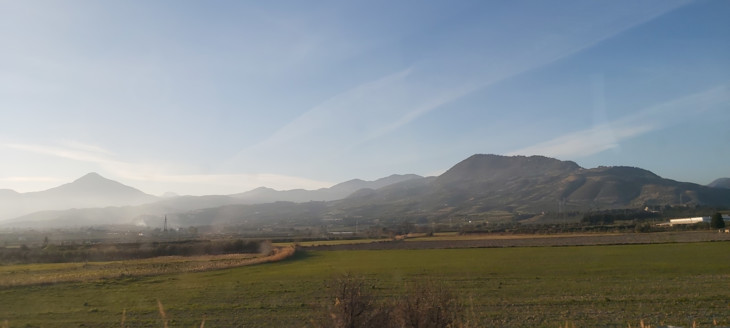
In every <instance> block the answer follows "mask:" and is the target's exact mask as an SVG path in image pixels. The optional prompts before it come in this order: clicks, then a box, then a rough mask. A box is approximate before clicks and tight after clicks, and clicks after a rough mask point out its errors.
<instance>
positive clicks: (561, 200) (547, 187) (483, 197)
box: [334, 154, 730, 218]
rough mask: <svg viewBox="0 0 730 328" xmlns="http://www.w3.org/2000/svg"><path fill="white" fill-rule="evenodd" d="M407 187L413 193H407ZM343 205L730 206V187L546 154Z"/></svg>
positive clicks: (482, 160) (529, 208) (439, 209)
mask: <svg viewBox="0 0 730 328" xmlns="http://www.w3.org/2000/svg"><path fill="white" fill-rule="evenodd" d="M404 190H408V192H405V191H404ZM356 195H357V196H358V197H349V198H347V199H344V200H342V201H339V202H337V205H336V206H334V208H335V209H336V210H337V211H336V213H337V214H338V215H352V216H383V215H389V216H397V217H403V218H409V217H410V218H423V217H449V216H452V217H464V216H469V215H480V213H487V212H494V211H500V212H506V213H541V212H549V211H553V212H558V211H585V210H597V209H613V208H643V207H644V206H647V205H675V204H680V203H682V204H698V205H717V206H728V205H730V190H722V189H714V188H709V187H706V186H701V185H698V184H693V183H685V182H677V181H674V180H669V179H664V178H661V177H659V176H658V175H656V174H654V173H652V172H650V171H647V170H644V169H641V168H635V167H625V166H615V167H598V168H593V169H585V168H582V167H580V166H578V165H577V164H576V163H574V162H571V161H560V160H557V159H553V158H548V157H543V156H530V157H525V156H499V155H482V154H478V155H474V156H471V157H469V158H467V159H465V160H463V161H461V162H460V163H458V164H456V165H454V166H453V167H452V168H451V169H449V170H447V171H446V172H445V173H444V174H442V175H441V176H439V177H437V178H436V179H435V180H433V181H431V182H430V183H426V184H422V185H418V186H414V185H408V184H394V185H392V186H389V187H387V188H382V189H380V190H378V191H375V192H371V193H358V194H356Z"/></svg>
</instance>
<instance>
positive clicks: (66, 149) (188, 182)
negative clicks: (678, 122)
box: [0, 142, 332, 195]
mask: <svg viewBox="0 0 730 328" xmlns="http://www.w3.org/2000/svg"><path fill="white" fill-rule="evenodd" d="M5 146H6V147H8V148H12V149H15V150H21V151H25V152H31V153H36V154H41V155H46V156H51V157H57V158H63V159H67V160H72V161H76V162H83V163H90V164H95V165H98V166H99V168H100V169H101V170H100V171H101V172H100V173H102V175H109V176H108V177H109V178H111V179H122V180H126V181H124V182H127V183H130V184H132V185H133V186H134V187H137V188H140V189H142V190H144V191H146V192H152V193H156V194H162V193H164V192H166V191H175V192H177V193H182V194H191V195H204V194H228V193H239V192H243V191H247V190H251V189H254V188H257V187H261V186H266V187H269V188H274V189H279V190H286V189H298V188H303V189H318V188H325V187H329V186H331V185H332V183H331V182H325V181H317V180H313V179H307V178H300V177H293V176H287V175H280V174H273V173H250V174H198V173H193V174H183V173H181V174H174V173H173V174H170V172H174V171H179V170H180V169H179V168H178V169H171V168H172V167H174V166H175V165H170V164H163V165H159V164H158V165H150V164H139V163H132V162H125V161H119V160H116V159H114V158H113V157H114V156H115V154H114V153H113V152H111V151H108V150H106V149H104V148H101V147H97V146H93V145H87V144H84V143H79V142H64V143H63V144H60V145H53V146H49V145H38V144H18V143H10V144H6V145H5ZM160 172H165V173H160ZM0 181H8V182H48V183H59V182H68V181H69V178H59V177H6V178H2V179H0Z"/></svg>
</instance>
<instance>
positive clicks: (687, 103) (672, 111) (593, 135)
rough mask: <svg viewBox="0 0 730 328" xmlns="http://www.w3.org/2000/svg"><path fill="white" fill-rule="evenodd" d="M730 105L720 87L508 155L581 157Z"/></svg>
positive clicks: (729, 98) (728, 93)
mask: <svg viewBox="0 0 730 328" xmlns="http://www.w3.org/2000/svg"><path fill="white" fill-rule="evenodd" d="M728 104H730V90H729V88H728V86H726V85H722V86H718V87H715V88H712V89H709V90H705V91H702V92H698V93H694V94H691V95H688V96H685V97H681V98H677V99H673V100H671V101H668V102H665V103H662V104H659V105H656V106H652V107H649V108H645V109H643V110H640V111H638V112H636V113H634V114H631V115H628V116H625V117H623V118H620V119H617V120H615V121H612V122H608V123H603V124H599V125H595V126H593V127H591V128H590V129H585V130H580V131H576V132H572V133H568V134H565V135H562V136H559V137H556V138H553V139H551V140H548V141H545V142H540V143H537V144H535V145H532V146H528V147H525V148H521V149H518V150H515V151H512V152H509V153H507V155H543V156H550V157H556V158H566V159H574V158H582V157H587V156H591V155H594V154H598V153H601V152H604V151H606V150H611V149H619V148H620V147H621V143H624V142H627V141H628V140H631V139H633V138H636V137H638V136H641V135H644V134H647V133H650V132H652V131H656V130H660V129H665V128H667V127H670V126H674V125H677V124H680V123H681V122H682V121H683V120H684V119H686V118H689V117H692V116H697V115H701V114H702V113H703V112H705V111H709V110H713V109H717V108H718V105H728Z"/></svg>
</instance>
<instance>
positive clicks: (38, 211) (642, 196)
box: [0, 155, 730, 228]
mask: <svg viewBox="0 0 730 328" xmlns="http://www.w3.org/2000/svg"><path fill="white" fill-rule="evenodd" d="M718 181H723V180H718ZM0 197H2V203H3V204H6V205H5V206H3V207H2V214H3V219H4V220H3V221H0V225H1V226H4V227H6V228H8V227H34V228H54V227H55V228H59V227H84V226H107V225H132V226H142V227H146V226H148V225H152V226H159V224H160V222H161V218H163V217H169V220H170V224H171V225H172V226H176V227H189V226H207V225H242V224H252V223H257V224H258V225H267V224H277V223H281V222H284V221H286V222H288V224H294V225H312V224H323V222H327V221H333V220H342V219H343V218H353V217H356V218H358V220H361V221H362V222H363V223H371V224H372V223H373V222H381V221H382V222H385V221H390V222H391V223H392V224H398V223H402V222H406V221H411V222H416V221H419V222H421V221H422V222H442V221H444V220H447V219H454V218H457V219H461V218H464V217H470V218H475V219H476V218H479V219H485V218H486V219H499V218H502V219H503V218H504V217H508V218H520V219H530V218H536V219H539V216H540V215H541V214H544V213H545V212H563V211H564V212H568V211H572V212H589V211H597V210H609V209H622V208H632V209H643V208H645V207H647V206H650V207H663V206H672V205H683V206H687V205H691V206H721V207H727V206H730V189H727V188H723V187H721V186H718V185H717V183H715V184H714V185H711V186H701V185H697V184H693V183H686V182H678V181H674V180H669V179H664V178H661V177H659V176H658V175H656V174H654V173H652V172H650V171H647V170H644V169H641V168H634V167H598V168H591V169H586V168H582V167H580V166H578V165H577V164H576V163H574V162H570V161H560V160H556V159H552V158H548V157H543V156H530V157H525V156H499V155H473V156H471V157H469V158H467V159H465V160H463V161H461V162H459V163H457V164H456V165H454V166H453V167H452V168H450V169H449V170H447V171H446V172H444V173H443V174H441V175H439V176H435V177H422V176H418V175H415V174H406V175H391V176H388V177H385V178H381V179H378V180H375V181H364V180H359V179H355V180H349V181H346V182H343V183H340V184H336V185H334V186H332V187H330V188H322V189H317V190H303V189H299V190H284V191H277V190H274V189H271V188H266V187H260V188H256V189H253V190H250V191H247V192H242V193H237V194H231V195H207V196H172V197H167V198H161V197H156V196H152V195H149V194H146V193H144V192H142V191H140V190H137V189H134V188H132V187H129V186H126V185H123V184H120V183H118V182H115V181H112V180H109V179H106V178H104V177H102V176H100V175H99V174H96V173H89V174H87V175H85V176H83V177H81V178H79V179H77V180H75V181H74V182H71V183H68V184H64V185H62V186H59V187H56V188H52V189H49V190H46V191H42V192H34V193H24V194H21V193H15V192H12V191H6V192H5V193H3V194H2V196H0ZM298 221H299V222H298ZM317 222H319V223H317Z"/></svg>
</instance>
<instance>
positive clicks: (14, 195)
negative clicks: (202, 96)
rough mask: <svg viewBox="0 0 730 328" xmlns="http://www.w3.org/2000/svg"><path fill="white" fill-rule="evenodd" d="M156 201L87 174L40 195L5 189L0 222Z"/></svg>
mask: <svg viewBox="0 0 730 328" xmlns="http://www.w3.org/2000/svg"><path fill="white" fill-rule="evenodd" d="M157 200H158V198H157V197H155V196H152V195H149V194H146V193H144V192H142V191H140V190H137V189H135V188H132V187H129V186H127V185H124V184H121V183H119V182H116V181H113V180H109V179H106V178H104V177H102V176H101V175H99V174H97V173H89V174H86V175H84V176H83V177H81V178H78V179H76V180H74V181H73V182H70V183H66V184H63V185H61V186H58V187H55V188H51V189H48V190H44V191H35V192H28V193H18V192H15V191H11V190H7V189H5V190H4V191H3V192H0V204H2V205H0V219H1V218H11V217H15V216H19V215H24V214H28V213H32V212H37V211H47V210H62V209H70V208H89V207H107V206H123V205H141V204H145V203H149V202H154V201H157Z"/></svg>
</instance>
